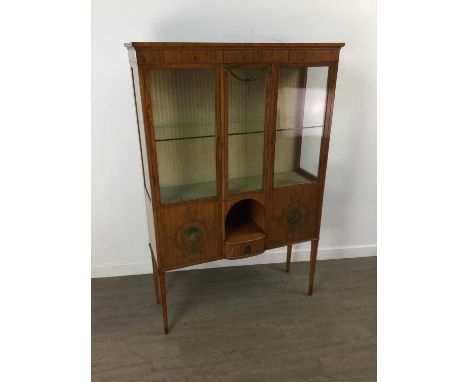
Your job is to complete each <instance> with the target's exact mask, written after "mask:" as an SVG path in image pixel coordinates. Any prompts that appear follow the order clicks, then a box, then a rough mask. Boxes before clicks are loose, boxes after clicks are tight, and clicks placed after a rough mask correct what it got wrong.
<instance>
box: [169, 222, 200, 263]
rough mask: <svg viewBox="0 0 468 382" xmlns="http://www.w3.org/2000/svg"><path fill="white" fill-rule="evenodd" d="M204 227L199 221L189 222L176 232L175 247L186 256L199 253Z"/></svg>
mask: <svg viewBox="0 0 468 382" xmlns="http://www.w3.org/2000/svg"><path fill="white" fill-rule="evenodd" d="M205 232H206V229H205V225H204V224H203V222H201V221H199V220H190V221H187V222H185V223H184V224H182V225H181V226H180V227H179V229H178V230H177V234H176V243H177V246H178V247H179V248H180V249H181V250H182V251H184V252H185V253H186V254H187V255H190V254H193V253H196V252H199V251H200V250H201V248H202V246H203V243H204V241H205Z"/></svg>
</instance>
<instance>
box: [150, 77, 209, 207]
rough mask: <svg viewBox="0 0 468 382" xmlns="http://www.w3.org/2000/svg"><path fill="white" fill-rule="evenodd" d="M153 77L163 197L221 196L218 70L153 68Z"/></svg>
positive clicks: (167, 200)
mask: <svg viewBox="0 0 468 382" xmlns="http://www.w3.org/2000/svg"><path fill="white" fill-rule="evenodd" d="M149 82H150V84H149V86H150V91H151V106H152V111H153V120H154V130H155V137H156V150H157V157H158V173H159V187H160V199H161V203H164V204H166V203H173V202H180V201H184V200H193V199H200V198H207V197H212V196H215V195H216V118H215V77H214V72H213V70H211V69H171V70H151V71H150V74H149Z"/></svg>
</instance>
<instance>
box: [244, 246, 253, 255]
mask: <svg viewBox="0 0 468 382" xmlns="http://www.w3.org/2000/svg"><path fill="white" fill-rule="evenodd" d="M251 252H252V246H251V245H250V244H248V245H246V246H245V247H244V254H245V255H250V253H251Z"/></svg>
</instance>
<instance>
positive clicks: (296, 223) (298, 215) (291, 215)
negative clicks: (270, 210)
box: [281, 203, 307, 233]
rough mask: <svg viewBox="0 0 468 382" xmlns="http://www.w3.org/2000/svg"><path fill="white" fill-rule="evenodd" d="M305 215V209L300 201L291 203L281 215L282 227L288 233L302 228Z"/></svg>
mask: <svg viewBox="0 0 468 382" xmlns="http://www.w3.org/2000/svg"><path fill="white" fill-rule="evenodd" d="M306 217H307V209H306V207H305V205H304V204H302V203H291V204H290V205H288V206H287V207H286V208H285V209H284V211H283V214H282V216H281V223H282V226H283V228H284V229H285V230H286V231H287V232H288V233H295V232H297V231H299V230H301V229H302V227H303V226H304V223H305V221H306V220H307V219H306Z"/></svg>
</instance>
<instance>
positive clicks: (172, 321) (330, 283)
mask: <svg viewBox="0 0 468 382" xmlns="http://www.w3.org/2000/svg"><path fill="white" fill-rule="evenodd" d="M376 262H377V260H376V258H375V257H368V258H358V259H344V260H327V261H319V262H318V263H317V274H316V284H315V291H314V295H313V296H312V297H309V296H307V277H308V263H292V264H291V272H290V273H289V274H288V273H285V272H284V271H283V269H284V266H283V265H282V264H269V265H254V266H242V267H229V268H217V269H206V270H195V271H182V272H171V273H168V274H167V277H166V279H167V286H168V304H169V305H168V306H169V330H170V332H169V334H168V335H164V334H163V328H162V317H161V310H160V306H159V305H157V304H156V302H155V298H154V289H153V280H152V276H151V275H140V276H127V277H113V278H103V279H93V280H92V380H93V381H320V382H322V381H323V382H325V381H352V382H358V381H359V382H367V381H375V380H376Z"/></svg>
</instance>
